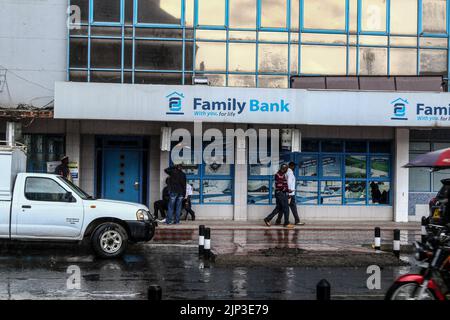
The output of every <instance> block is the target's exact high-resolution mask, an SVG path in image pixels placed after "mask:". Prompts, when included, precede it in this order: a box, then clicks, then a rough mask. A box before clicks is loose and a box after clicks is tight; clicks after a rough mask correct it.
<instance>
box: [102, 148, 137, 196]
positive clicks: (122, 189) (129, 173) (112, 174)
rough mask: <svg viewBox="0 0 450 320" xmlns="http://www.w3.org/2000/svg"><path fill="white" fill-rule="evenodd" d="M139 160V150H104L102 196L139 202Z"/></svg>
mask: <svg viewBox="0 0 450 320" xmlns="http://www.w3.org/2000/svg"><path fill="white" fill-rule="evenodd" d="M141 162H142V152H141V151H140V150H123V149H106V150H104V151H103V183H102V191H103V192H102V197H103V198H105V199H113V200H121V201H130V202H141V193H142V192H141V190H142V182H141V181H142V175H141Z"/></svg>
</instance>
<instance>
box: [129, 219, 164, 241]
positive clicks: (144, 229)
mask: <svg viewBox="0 0 450 320" xmlns="http://www.w3.org/2000/svg"><path fill="white" fill-rule="evenodd" d="M125 222H126V223H127V225H128V230H130V240H131V241H133V242H141V241H150V240H151V239H152V238H153V237H154V235H155V229H156V226H157V223H156V222H143V221H125Z"/></svg>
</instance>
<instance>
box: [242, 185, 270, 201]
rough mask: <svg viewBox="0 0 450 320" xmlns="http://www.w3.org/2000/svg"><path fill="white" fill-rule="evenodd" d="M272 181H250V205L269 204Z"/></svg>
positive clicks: (248, 186)
mask: <svg viewBox="0 0 450 320" xmlns="http://www.w3.org/2000/svg"><path fill="white" fill-rule="evenodd" d="M269 186H270V180H248V183H247V188H248V195H247V197H248V200H247V201H248V203H250V204H269V192H270V190H269Z"/></svg>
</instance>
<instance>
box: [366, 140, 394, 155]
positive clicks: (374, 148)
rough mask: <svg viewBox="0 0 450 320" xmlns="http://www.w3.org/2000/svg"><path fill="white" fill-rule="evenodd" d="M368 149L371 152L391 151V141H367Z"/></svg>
mask: <svg viewBox="0 0 450 320" xmlns="http://www.w3.org/2000/svg"><path fill="white" fill-rule="evenodd" d="M369 150H370V152H371V153H391V142H390V141H374V142H369Z"/></svg>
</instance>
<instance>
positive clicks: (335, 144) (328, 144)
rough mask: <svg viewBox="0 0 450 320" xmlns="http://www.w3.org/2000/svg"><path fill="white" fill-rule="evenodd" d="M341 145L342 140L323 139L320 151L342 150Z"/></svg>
mask: <svg viewBox="0 0 450 320" xmlns="http://www.w3.org/2000/svg"><path fill="white" fill-rule="evenodd" d="M343 146H344V144H343V143H342V141H323V142H322V152H342V151H343Z"/></svg>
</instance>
